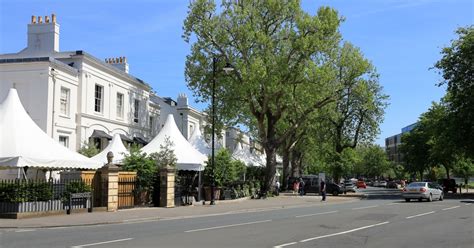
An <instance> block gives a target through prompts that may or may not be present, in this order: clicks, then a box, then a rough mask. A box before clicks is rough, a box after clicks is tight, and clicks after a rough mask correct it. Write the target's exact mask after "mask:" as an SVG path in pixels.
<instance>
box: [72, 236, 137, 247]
mask: <svg viewBox="0 0 474 248" xmlns="http://www.w3.org/2000/svg"><path fill="white" fill-rule="evenodd" d="M132 239H133V238H126V239H116V240H110V241H104V242H98V243H92V244H85V245H76V246H71V248H81V247H87V246H94V245H103V244H109V243H116V242H122V241H127V240H132Z"/></svg>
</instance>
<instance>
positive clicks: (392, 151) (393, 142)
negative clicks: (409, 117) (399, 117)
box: [385, 123, 418, 164]
mask: <svg viewBox="0 0 474 248" xmlns="http://www.w3.org/2000/svg"><path fill="white" fill-rule="evenodd" d="M417 124H418V123H413V124H411V125H408V126H406V127H403V128H402V132H401V133H399V134H396V135H393V136H390V137H388V138H386V139H385V152H386V153H387V157H388V160H389V161H393V162H395V163H397V164H400V163H403V162H404V160H403V153H402V152H400V146H401V144H402V136H403V134H405V133H408V132H410V131H411V130H413V128H415V127H416V125H417Z"/></svg>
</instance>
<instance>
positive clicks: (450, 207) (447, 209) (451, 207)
mask: <svg viewBox="0 0 474 248" xmlns="http://www.w3.org/2000/svg"><path fill="white" fill-rule="evenodd" d="M458 207H461V206H454V207H450V208H443V209H441V210H443V211H444V210H450V209H455V208H458Z"/></svg>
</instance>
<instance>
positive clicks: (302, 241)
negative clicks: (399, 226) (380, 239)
mask: <svg viewBox="0 0 474 248" xmlns="http://www.w3.org/2000/svg"><path fill="white" fill-rule="evenodd" d="M388 223H390V222H388V221H386V222H382V223H378V224H373V225H368V226H363V227H359V228H355V229H351V230H347V231H344V232H338V233H333V234H328V235H323V236H318V237H314V238H309V239H303V240H301V241H299V242H300V243H304V242H308V241H312V240H316V239H322V238H327V237H332V236H337V235H342V234H346V233H351V232H355V231H359V230H363V229H367V228H371V227H375V226H380V225H385V224H388Z"/></svg>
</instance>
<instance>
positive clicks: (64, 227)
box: [48, 226, 69, 230]
mask: <svg viewBox="0 0 474 248" xmlns="http://www.w3.org/2000/svg"><path fill="white" fill-rule="evenodd" d="M67 228H69V227H67V226H57V227H49V228H48V230H57V229H67Z"/></svg>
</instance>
